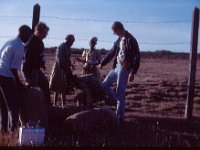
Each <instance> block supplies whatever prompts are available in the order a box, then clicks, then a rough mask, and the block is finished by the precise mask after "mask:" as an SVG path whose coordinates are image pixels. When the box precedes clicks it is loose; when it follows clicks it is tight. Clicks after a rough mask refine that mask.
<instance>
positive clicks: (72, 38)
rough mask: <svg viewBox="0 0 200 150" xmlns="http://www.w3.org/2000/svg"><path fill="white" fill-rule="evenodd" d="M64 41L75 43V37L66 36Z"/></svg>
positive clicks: (71, 35)
mask: <svg viewBox="0 0 200 150" xmlns="http://www.w3.org/2000/svg"><path fill="white" fill-rule="evenodd" d="M65 40H66V41H73V42H74V41H75V37H74V35H73V34H68V35H67V36H66V37H65Z"/></svg>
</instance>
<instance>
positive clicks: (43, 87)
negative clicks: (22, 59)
mask: <svg viewBox="0 0 200 150" xmlns="http://www.w3.org/2000/svg"><path fill="white" fill-rule="evenodd" d="M38 85H39V87H40V88H41V90H42V91H43V92H44V97H45V101H46V103H47V104H51V97H50V90H49V82H48V80H47V78H46V77H45V75H44V74H43V72H42V71H41V70H40V71H39V81H38Z"/></svg>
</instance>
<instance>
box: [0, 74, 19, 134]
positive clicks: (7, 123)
mask: <svg viewBox="0 0 200 150" xmlns="http://www.w3.org/2000/svg"><path fill="white" fill-rule="evenodd" d="M19 107H20V93H19V89H18V87H17V84H16V82H15V80H14V79H13V78H8V77H4V76H1V75H0V109H1V124H2V130H3V131H5V132H7V131H8V129H9V128H11V131H14V130H15V129H16V128H17V125H18V121H19Z"/></svg>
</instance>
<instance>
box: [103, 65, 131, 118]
mask: <svg viewBox="0 0 200 150" xmlns="http://www.w3.org/2000/svg"><path fill="white" fill-rule="evenodd" d="M129 73H130V70H127V69H126V68H124V67H123V66H122V65H121V64H117V66H116V68H115V69H113V70H111V71H110V72H109V73H108V75H107V76H106V78H105V79H104V81H103V82H102V84H101V85H102V87H103V89H104V90H105V92H106V93H107V94H108V95H109V96H111V97H112V99H113V100H117V110H116V115H117V117H118V118H119V119H124V113H125V96H126V86H127V82H128V76H129ZM114 82H117V88H116V92H114V91H113V89H112V88H111V87H112V85H113V83H114Z"/></svg>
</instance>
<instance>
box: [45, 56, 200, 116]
mask: <svg viewBox="0 0 200 150" xmlns="http://www.w3.org/2000/svg"><path fill="white" fill-rule="evenodd" d="M166 55H167V54H163V56H162V55H161V56H160V55H159V56H156V57H155V56H154V55H153V54H149V55H144V57H143V55H142V57H141V65H140V69H139V70H138V73H137V74H136V75H135V79H134V81H133V82H129V83H128V86H127V90H126V115H125V117H126V118H131V117H132V116H133V114H142V115H144V114H150V115H162V116H166V117H167V116H174V117H175V116H177V117H181V116H184V112H185V104H186V97H187V83H188V76H189V55H188V57H187V56H186V57H183V56H181V55H180V56H177V57H173V55H172V56H170V55H169V56H166ZM153 56H154V57H153ZM76 57H80V55H78V54H74V55H72V58H71V61H72V62H73V64H74V66H75V71H74V74H76V75H80V74H81V68H82V64H81V63H80V62H77V61H75V58H76ZM54 58H55V54H54V53H53V52H49V53H46V59H47V60H48V61H47V70H46V72H45V73H46V76H47V77H49V76H50V72H51V67H52V65H53V62H54ZM111 66H112V62H111V63H109V64H108V65H106V66H105V67H103V69H102V70H100V72H101V75H102V78H105V76H106V75H107V73H108V72H109V71H110V70H111ZM66 98H67V99H68V101H67V104H66V105H70V104H71V102H72V101H71V95H67V97H66ZM199 104H200V61H199V60H197V68H196V84H195V97H194V105H193V106H194V110H193V115H194V116H199V115H200V105H199ZM71 105H73V104H71Z"/></svg>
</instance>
